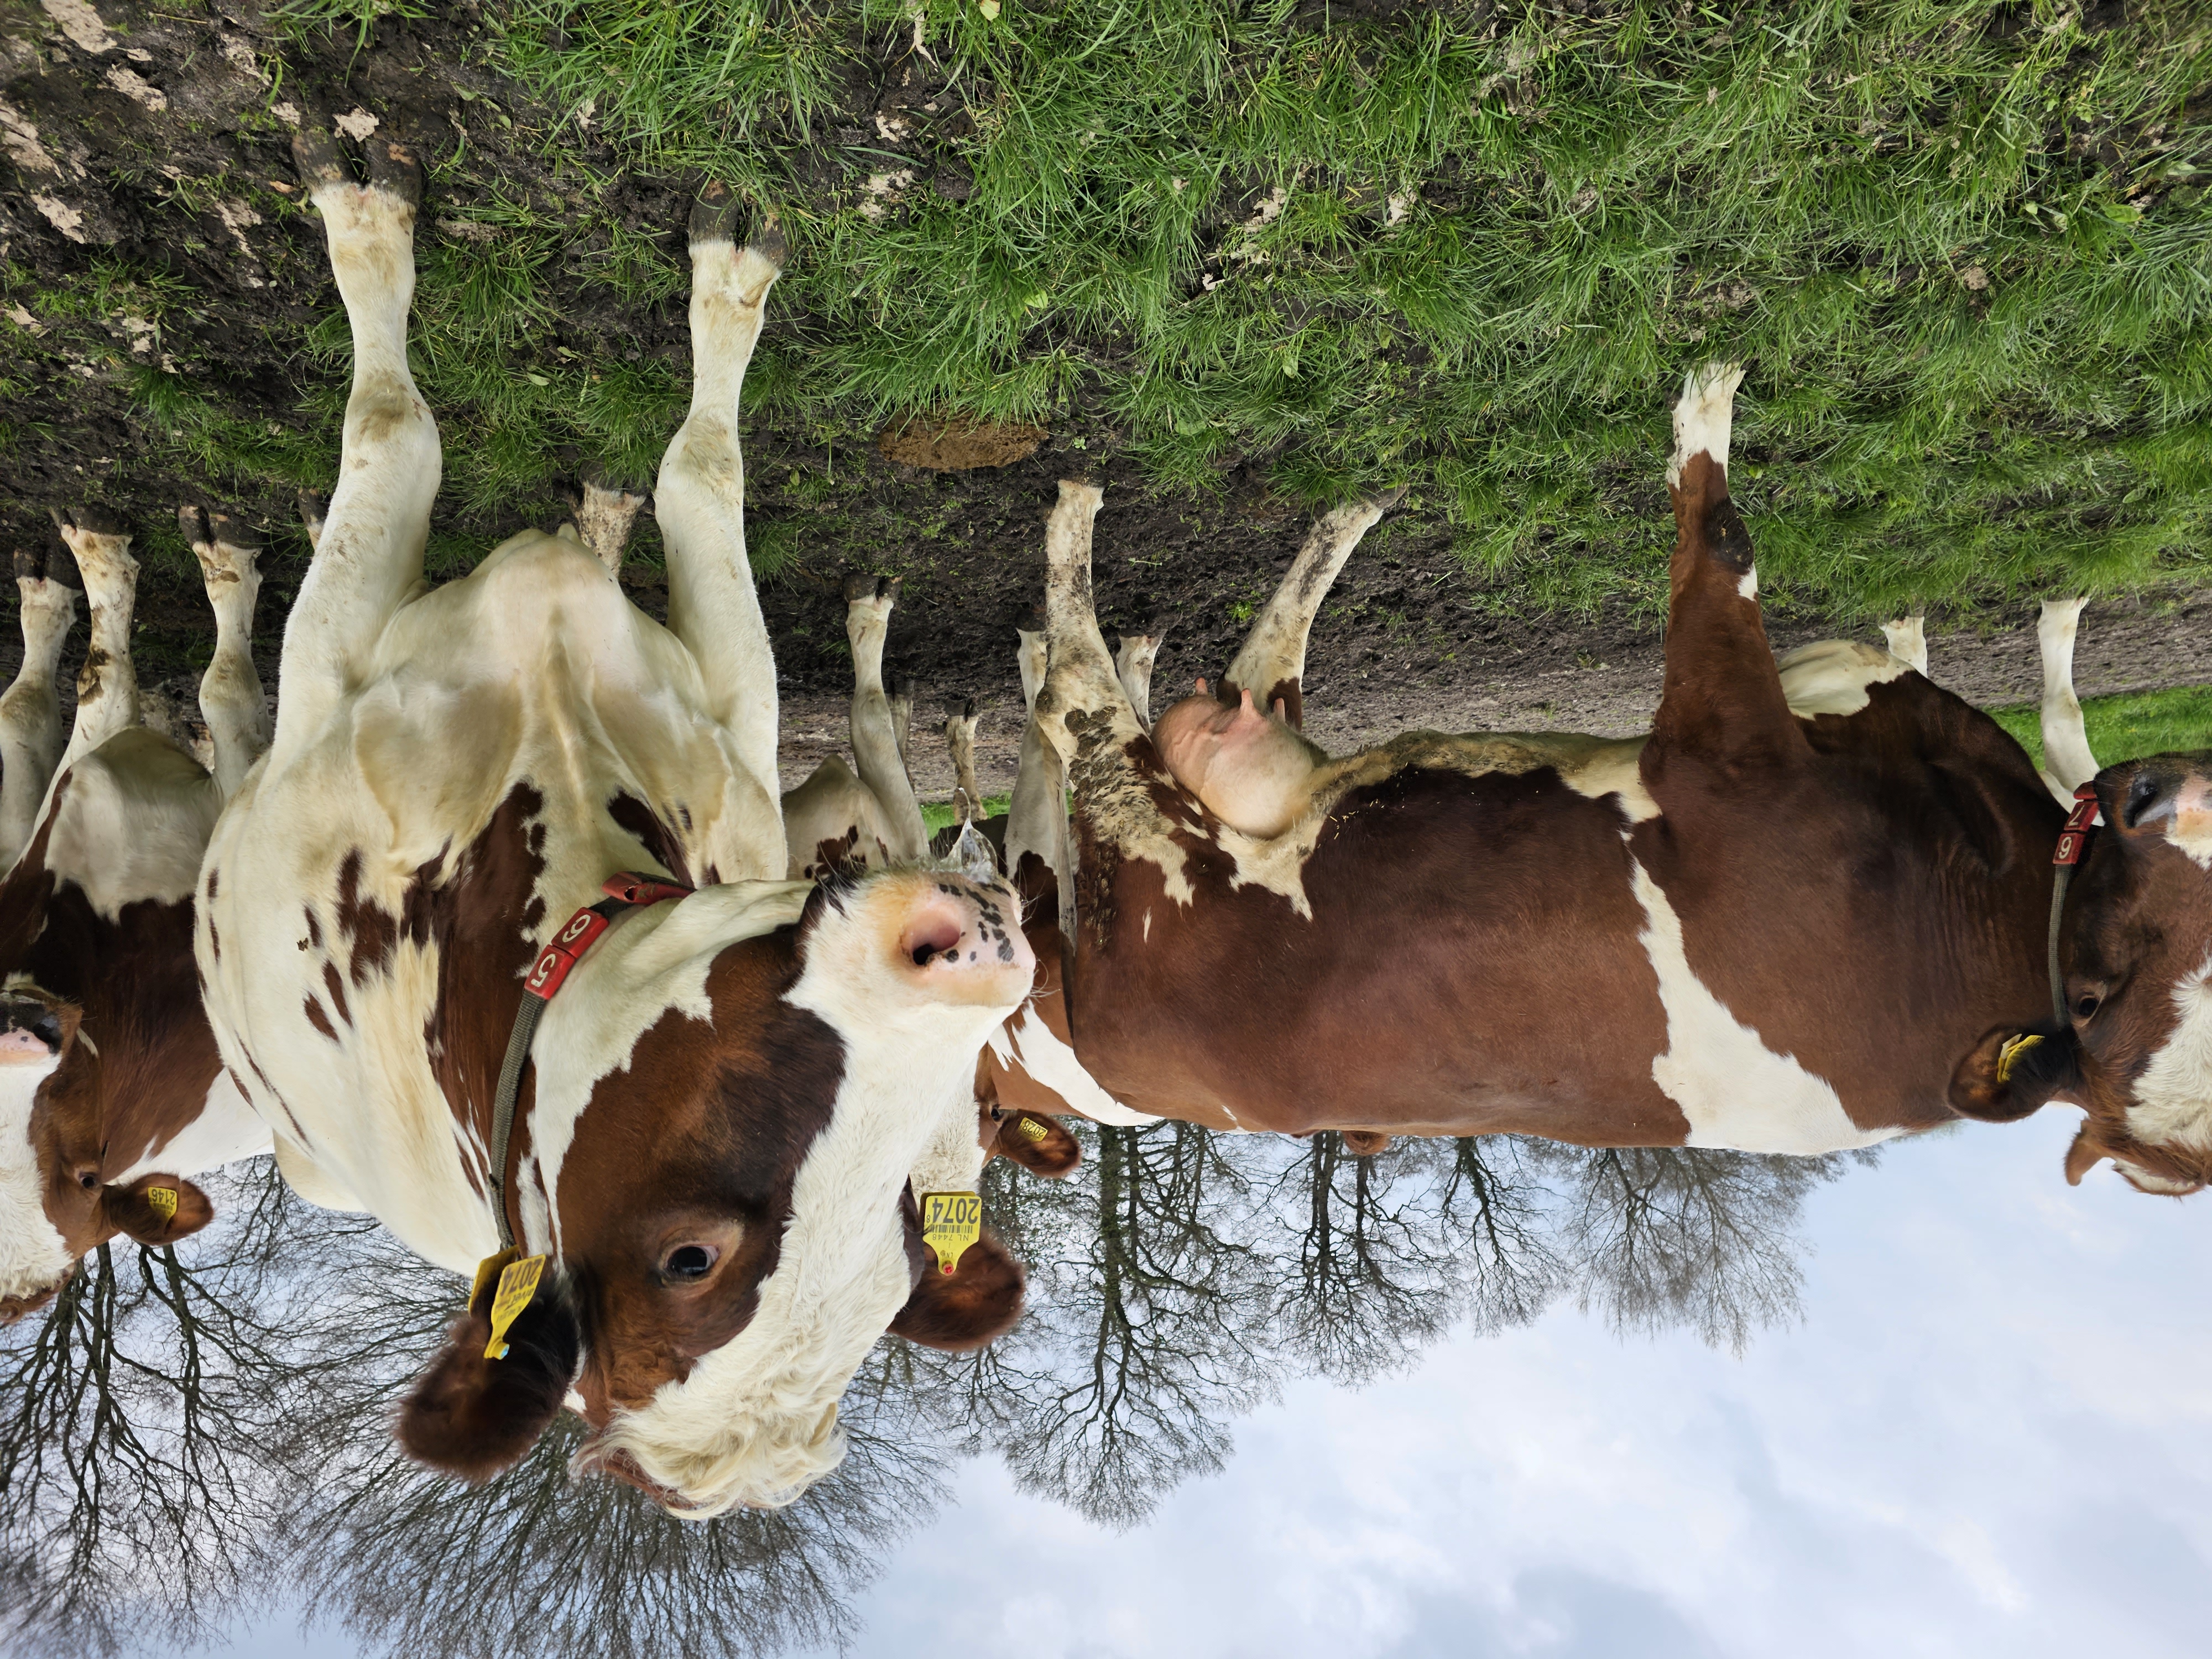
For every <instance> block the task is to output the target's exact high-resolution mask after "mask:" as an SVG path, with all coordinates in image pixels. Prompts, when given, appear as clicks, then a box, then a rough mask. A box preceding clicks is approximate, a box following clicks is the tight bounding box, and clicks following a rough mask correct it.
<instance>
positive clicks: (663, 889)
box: [477, 870, 691, 1291]
mask: <svg viewBox="0 0 2212 1659" xmlns="http://www.w3.org/2000/svg"><path fill="white" fill-rule="evenodd" d="M599 890H600V891H601V892H603V893H605V895H606V896H605V898H603V899H601V900H600V901H599V902H598V903H597V904H587V905H586V906H585V907H584V908H582V909H580V910H579V911H577V912H576V914H575V915H573V916H570V917H569V918H568V923H567V925H566V926H565V927H562V929H561V931H560V932H559V933H556V934H554V935H553V940H552V943H551V944H550V945H547V946H546V947H545V948H544V951H540V952H539V953H538V960H537V962H536V963H534V964H532V968H531V969H530V973H529V975H528V976H527V977H526V979H524V981H522V1006H520V1007H519V1008H517V1009H516V1010H515V1011H514V1030H513V1034H512V1035H511V1036H508V1038H507V1060H506V1063H505V1064H503V1065H502V1066H501V1067H500V1068H499V1093H498V1094H497V1095H496V1096H495V1097H494V1099H493V1104H492V1112H491V1173H490V1185H491V1212H492V1218H493V1219H494V1220H495V1221H496V1222H497V1223H498V1224H499V1247H500V1250H501V1254H502V1255H506V1256H507V1258H508V1259H509V1260H510V1261H511V1260H512V1259H513V1255H514V1229H513V1227H512V1226H511V1225H508V1222H507V1141H508V1139H510V1138H511V1137H512V1136H513V1133H514V1097H515V1094H516V1092H517V1091H520V1089H521V1087H522V1068H523V1066H524V1065H525V1064H526V1062H527V1061H528V1060H529V1059H530V1043H531V1040H532V1038H533V1037H534V1036H537V1034H538V1020H539V1019H541V1018H544V1013H545V1005H546V1004H547V1003H549V1002H550V1001H552V1000H553V996H554V994H555V993H556V992H557V991H558V990H559V989H560V988H561V987H562V985H563V984H564V983H566V982H567V981H568V975H569V972H570V970H571V969H574V967H575V965H576V963H578V962H579V961H580V960H581V959H582V957H583V954H584V952H585V951H588V950H590V949H591V948H592V942H593V941H594V940H596V939H598V938H599V935H600V934H602V933H605V932H606V931H607V929H608V928H609V927H611V926H613V924H614V919H615V918H616V917H617V916H618V915H622V914H623V911H624V910H626V909H629V908H633V907H643V906H646V905H652V904H659V903H660V902H662V901H664V900H665V899H678V898H684V897H686V896H689V895H690V891H691V889H690V888H689V887H684V886H680V885H678V884H677V883H675V882H672V881H655V880H654V879H653V878H652V877H650V876H634V875H632V874H630V873H629V872H628V871H626V870H625V871H622V872H618V873H617V874H615V875H611V876H609V877H608V878H606V881H605V883H604V884H602V885H601V887H600V889H599ZM498 1260H499V1257H497V1256H494V1257H492V1258H490V1259H489V1261H486V1262H485V1263H484V1264H483V1267H478V1268H477V1289H478V1290H479V1291H481V1290H482V1288H483V1279H484V1276H485V1269H486V1268H488V1267H491V1265H492V1263H493V1262H494V1261H498Z"/></svg>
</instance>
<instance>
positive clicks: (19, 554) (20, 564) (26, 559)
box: [15, 547, 46, 582]
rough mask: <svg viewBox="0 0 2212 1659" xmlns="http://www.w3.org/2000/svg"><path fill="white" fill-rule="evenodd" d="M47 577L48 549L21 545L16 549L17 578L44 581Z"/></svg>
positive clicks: (26, 580) (24, 580) (21, 580)
mask: <svg viewBox="0 0 2212 1659" xmlns="http://www.w3.org/2000/svg"><path fill="white" fill-rule="evenodd" d="M15 580H17V581H19V582H42V581H44V580H46V549H45V548H43V547H40V548H24V547H19V548H17V549H16V550H15Z"/></svg>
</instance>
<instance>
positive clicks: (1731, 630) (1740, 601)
mask: <svg viewBox="0 0 2212 1659" xmlns="http://www.w3.org/2000/svg"><path fill="white" fill-rule="evenodd" d="M1742 379H1743V370H1742V369H1741V368H1740V367H1738V366H1736V365H1735V364H1733V363H1708V364H1706V365H1705V366H1704V367H1703V368H1696V369H1692V370H1691V371H1690V374H1688V376H1687V377H1686V379H1685V380H1684V382H1683V386H1682V394H1681V397H1680V399H1679V400H1678V401H1677V402H1676V404H1675V405H1674V455H1673V458H1672V459H1670V460H1669V461H1668V466H1667V489H1668V495H1671V496H1672V497H1673V499H1674V530H1675V543H1674V559H1673V562H1672V564H1671V566H1670V567H1669V571H1668V586H1669V590H1670V592H1669V596H1668V617H1667V669H1666V680H1665V684H1664V688H1663V690H1662V692H1661V694H1660V700H1659V711H1658V713H1657V714H1656V715H1655V716H1654V717H1653V719H1652V722H1651V741H1650V744H1649V745H1647V747H1646V748H1645V750H1644V761H1643V766H1644V776H1645V778H1646V780H1647V781H1655V774H1656V772H1658V771H1659V770H1661V769H1663V767H1664V765H1665V763H1666V762H1667V761H1668V758H1669V757H1675V756H1680V755H1685V754H1696V755H1699V756H1701V757H1705V758H1706V759H1708V760H1719V759H1725V760H1727V761H1728V762H1729V763H1745V762H1757V761H1759V760H1761V759H1779V758H1782V757H1798V756H1802V754H1803V753H1804V752H1806V750H1805V738H1804V734H1803V732H1802V731H1801V730H1800V728H1799V726H1798V723H1797V720H1796V716H1795V715H1794V714H1791V713H1790V704H1789V702H1788V699H1787V698H1786V697H1785V696H1784V695H1783V690H1782V677H1781V675H1780V674H1779V672H1778V671H1777V670H1776V667H1775V662H1774V652H1773V649H1772V647H1770V646H1769V645H1768V643H1767V640H1766V626H1765V622H1764V621H1763V620H1762V619H1761V617H1760V615H1759V570H1758V567H1757V565H1756V564H1755V563H1754V562H1753V556H1752V546H1751V532H1749V531H1747V529H1745V528H1744V523H1743V519H1742V516H1741V514H1739V513H1737V512H1736V510H1735V502H1734V501H1732V500H1730V499H1729V487H1728V462H1729V433H1730V429H1731V427H1732V426H1733V423H1734V415H1735V389H1736V386H1738V384H1740V383H1741V380H1742Z"/></svg>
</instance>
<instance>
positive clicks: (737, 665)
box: [653, 185, 787, 873]
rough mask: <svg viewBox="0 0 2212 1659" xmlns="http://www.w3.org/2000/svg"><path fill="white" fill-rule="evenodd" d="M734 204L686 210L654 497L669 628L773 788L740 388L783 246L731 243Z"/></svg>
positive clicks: (724, 193)
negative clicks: (676, 373)
mask: <svg viewBox="0 0 2212 1659" xmlns="http://www.w3.org/2000/svg"><path fill="white" fill-rule="evenodd" d="M739 211H740V209H739V204H738V200H737V198H736V197H734V196H733V195H732V193H731V192H730V191H729V189H728V187H727V186H726V185H708V188H707V191H706V193H705V195H704V196H703V197H702V199H701V200H700V201H699V202H698V204H696V206H694V207H693V209H692V210H691V409H690V413H689V414H688V415H687V416H685V417H684V424H683V426H682V427H681V428H679V429H678V432H677V434H676V436H675V438H674V439H673V440H672V441H671V442H670V444H669V446H668V453H666V454H665V456H663V457H662V459H661V463H660V476H659V480H658V481H657V482H656V483H655V484H654V486H653V512H654V514H655V516H656V517H658V518H659V520H660V532H661V536H662V538H663V539H664V540H665V542H666V544H667V549H668V626H669V629H670V631H671V632H672V633H673V634H674V635H676V637H677V638H678V639H679V640H681V641H683V642H684V644H685V645H686V646H687V647H690V652H691V654H692V655H693V657H695V658H696V659H697V661H698V664H699V671H700V674H701V676H702V678H703V679H704V680H705V682H706V690H707V697H708V710H709V712H710V713H711V714H713V716H714V720H716V721H717V722H718V723H719V724H720V726H722V728H723V729H724V730H725V731H726V732H728V733H729V734H730V737H731V739H732V742H733V743H734V744H735V745H736V748H737V751H738V759H739V760H740V761H741V762H742V763H744V766H745V767H746V769H748V770H749V771H750V772H751V774H752V775H753V776H754V777H756V778H757V779H758V780H760V781H761V783H762V786H763V787H764V788H767V789H769V790H770V791H773V790H774V789H775V776H776V770H775V740H776V694H775V657H774V655H773V653H771V652H770V650H769V640H768V624H767V623H765V622H764V621H763V619H762V617H761V608H760V596H759V595H758V594H757V592H755V591H754V588H753V572H752V565H751V563H750V562H749V561H748V559H747V558H746V556H745V475H744V462H743V461H742V460H741V459H739V457H738V392H739V390H740V389H741V388H742V387H743V386H744V378H745V366H746V364H748V363H749V362H751V361H752V355H753V347H754V345H755V344H756V343H757V342H758V341H759V339H760V331H761V320H762V317H763V313H765V311H766V308H767V303H768V291H769V289H770V288H771V287H773V286H774V285H775V279H776V277H777V276H778V275H779V274H780V273H781V270H782V269H783V262H784V258H785V256H786V253H787V247H786V244H785V242H784V238H783V233H782V232H781V230H780V229H778V228H777V227H776V224H775V221H774V220H769V222H766V223H765V224H763V225H762V226H761V227H760V228H758V229H757V230H756V231H755V232H754V233H753V236H752V240H750V242H748V243H747V244H746V245H745V246H743V247H739V246H738V245H737V243H736V241H735V240H733V235H732V233H733V230H734V228H735V226H736V223H737V221H738V214H739ZM725 873H726V872H725Z"/></svg>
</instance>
